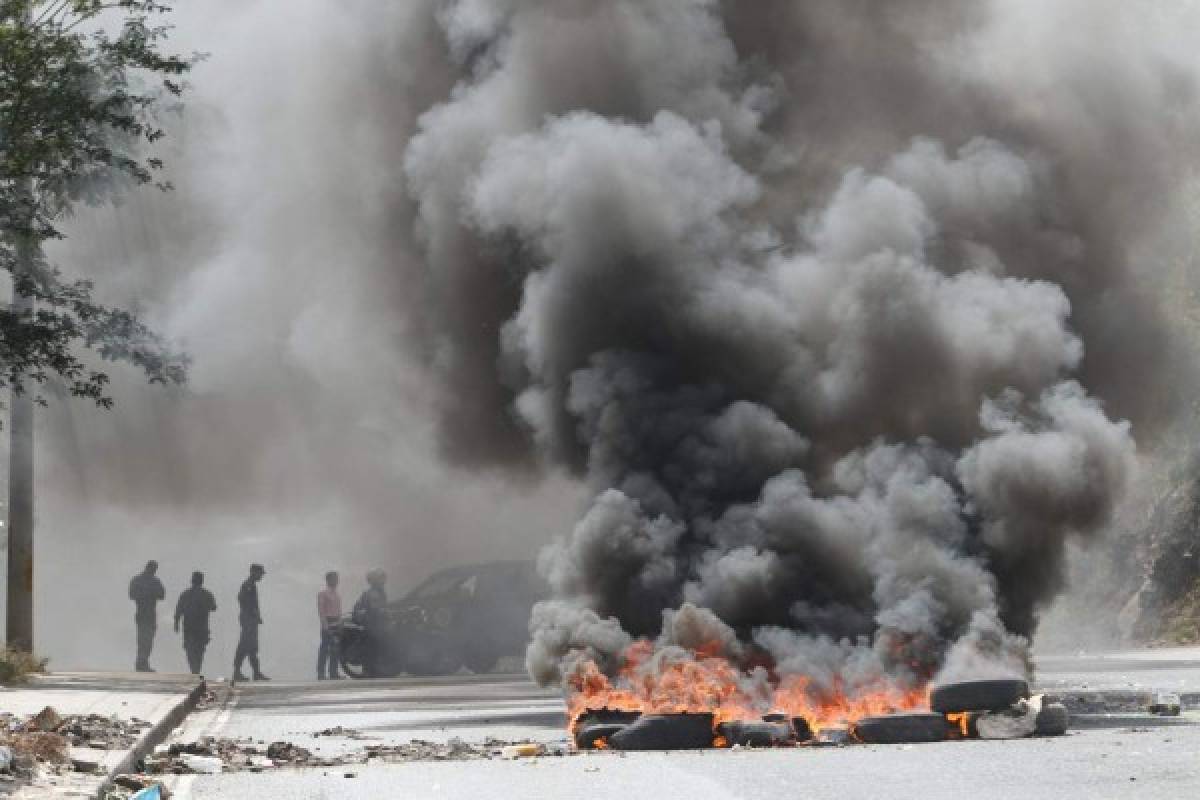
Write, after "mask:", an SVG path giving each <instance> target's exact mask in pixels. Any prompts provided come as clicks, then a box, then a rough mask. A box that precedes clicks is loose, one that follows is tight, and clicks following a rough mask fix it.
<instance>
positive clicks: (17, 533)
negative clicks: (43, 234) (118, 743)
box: [7, 4, 37, 653]
mask: <svg viewBox="0 0 1200 800" xmlns="http://www.w3.org/2000/svg"><path fill="white" fill-rule="evenodd" d="M32 13H33V8H32V5H31V4H27V5H26V7H25V10H24V14H23V19H22V20H21V22H22V24H24V25H31V24H32V20H33V18H32ZM23 184H24V185H23V186H22V187H21V190H20V193H19V195H18V198H19V202H20V204H21V205H22V206H24V208H22V209H21V212H22V213H23V214H24V215H25V220H24V221H25V226H23V227H25V230H22V231H18V233H17V237H18V238H17V241H16V256H17V264H16V267H17V272H16V273H15V274H14V275H13V296H12V309H13V311H14V312H16V313H18V314H24V313H29V312H31V311H32V310H33V298H32V297H28V296H26V295H22V294H20V293H19V292H17V290H16V281H17V280H18V279H19V278H20V277H21V276H24V275H29V274H31V273H32V272H33V263H34V256H35V254H36V248H37V243H36V240H35V238H34V232H33V225H34V196H33V180H32V179H31V178H25V179H23ZM32 388H33V387H30V386H26V387H24V389H25V391H22V392H18V391H16V389H15V388H14V389H13V390H12V391H10V392H9V404H10V405H9V410H10V416H9V437H10V439H9V441H10V444H9V454H8V605H7V611H8V620H7V623H8V625H7V643H8V647H9V649H10V650H20V651H23V652H26V653H32V652H33V395H32V394H31V391H32Z"/></svg>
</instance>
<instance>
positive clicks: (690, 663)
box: [567, 640, 928, 746]
mask: <svg viewBox="0 0 1200 800" xmlns="http://www.w3.org/2000/svg"><path fill="white" fill-rule="evenodd" d="M718 652H719V647H718V646H716V645H714V646H712V647H711V648H710V647H704V648H700V649H699V650H697V651H694V652H692V653H691V657H690V658H682V659H680V658H674V659H671V658H659V659H658V660H655V655H656V653H655V650H654V644H653V642H650V641H646V640H641V641H638V642H635V643H634V644H633V645H631V646H630V647H629V648H628V649H627V650H626V652H625V654H624V664H623V666H622V667H621V669H620V671H619V672H618V674H617V675H616V676H615V677H613V678H609V676H607V675H605V674H604V673H603V672H602V671H601V670H600V668H599V667H598V666H597V665H596V664H595V663H594V662H592V661H583V662H580V663H579V664H578V665H577V666H576V668H575V670H574V672H573V673H572V674H571V675H570V676H569V677H568V679H567V687H568V692H567V712H568V719H569V720H570V728H571V729H572V730H574V729H575V726H576V722H577V721H578V719H579V718H580V716H582V715H583V714H584V713H586V712H588V711H598V710H601V709H613V710H617V709H619V710H624V711H640V712H642V713H644V714H671V713H684V712H691V713H711V714H713V717H714V719H713V724H714V726H715V725H719V724H720V723H722V722H727V721H732V720H757V719H761V717H762V715H763V714H764V713H765V712H772V713H782V714H784V715H786V716H788V717H803V718H804V719H805V720H807V721H808V725H809V728H810V730H811V731H812V732H813V733H814V734H816V733H817V732H818V731H820V730H821V729H822V728H826V727H829V726H832V725H846V724H849V723H853V722H855V721H856V720H858V719H861V718H863V717H868V716H873V715H876V714H886V713H889V712H893V711H910V710H916V709H925V708H928V698H927V693H926V689H925V687H924V686H920V687H915V688H913V687H905V686H899V685H893V684H890V683H888V682H886V681H884V680H880V681H878V682H877V683H875V684H872V685H868V686H856V687H855V688H854V690H853V691H849V690H846V689H845V688H844V686H843V685H842V684H841V683H840V682H839V683H837V684H835V686H834V687H833V688H832V689H829V688H822V689H818V688H816V687H814V686H813V685H812V683H811V681H809V679H807V678H805V677H802V676H794V675H789V676H785V677H784V678H783V679H782V680H778V679H775V680H765V678H766V677H767V676H766V673H759V674H758V675H756V676H750V675H748V674H746V673H743V672H742V671H741V670H739V669H738V667H737V666H736V665H734V664H733V663H732V662H730V661H728V660H727V659H725V658H722V657H720V656H718V655H716V653H718ZM752 677H753V679H752ZM718 739H721V737H718V736H716V735H715V734H714V744H716V742H717V740H718ZM717 746H722V745H721V744H718V745H717Z"/></svg>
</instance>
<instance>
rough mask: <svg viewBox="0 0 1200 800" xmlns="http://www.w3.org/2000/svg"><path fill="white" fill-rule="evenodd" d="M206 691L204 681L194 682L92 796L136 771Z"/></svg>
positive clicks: (99, 797) (102, 794)
mask: <svg viewBox="0 0 1200 800" xmlns="http://www.w3.org/2000/svg"><path fill="white" fill-rule="evenodd" d="M207 692H208V686H207V685H206V684H205V682H204V681H200V683H198V684H196V687H195V688H194V689H192V690H191V691H190V692H188V694H187V696H186V697H184V698H183V699H182V700H180V701H179V703H178V704H177V705H176V706H175V707H174V708H172V709H171V710H170V711H168V712H167V714H166V716H164V717H163V718H162V719H161V720H159V721H158V722H157V723H155V724H154V725H153V726H151V727H150V728H148V729H147V730H146V732H145V733H144V734H143V735H142V738H140V739H138V740H137V742H136V743H134V745H133V747H132V748H130V750H129V752H128V753H126V754H125V757H124V758H122V759H121V761H120V762H119V763H118V764H117V765H116V766H115V767H113V768H112V769H111V770H109V772H108V775H107V777H105V779H104V780H103V782H101V784H100V785H99V786H98V787H97V788H96V791H95V793H94V794H93V795H92V796H93V797H94V798H96V800H100V799H101V798H102V797H103V796H104V793H105V792H107V791H108V790H109V789H110V788H112V786H113V782H114V780H115V779H116V777H117V776H118V775H126V774H129V773H131V772H136V771H137V763H138V762H139V761H141V760H142V759H143V758H145V757H146V756H148V755H150V754H151V753H153V752H154V748H156V747H158V746H159V745H160V744H162V743H163V742H165V741H166V740H167V737H168V736H170V735H171V731H173V730H175V729H176V728H178V727H179V725H180V724H181V723H182V722H183V721H184V720H185V719H186V718H187V715H188V714H190V713H192V710H193V709H195V708H196V704H197V703H199V702H200V698H202V697H204V695H205V694H206V693H207Z"/></svg>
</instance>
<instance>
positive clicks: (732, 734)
mask: <svg viewBox="0 0 1200 800" xmlns="http://www.w3.org/2000/svg"><path fill="white" fill-rule="evenodd" d="M929 701H930V703H929V704H930V706H931V707H932V709H933V710H931V711H902V712H888V713H872V714H870V715H868V716H862V717H858V718H857V719H853V720H850V719H845V718H843V719H838V720H833V721H830V720H828V719H821V718H819V717H816V718H814V717H810V716H803V715H801V716H792V715H790V714H788V713H787V712H782V711H778V712H773V713H770V714H766V715H763V716H762V717H761V718H759V719H736V720H727V721H723V722H719V721H718V716H717V715H716V714H714V713H711V712H681V713H665V714H664V713H655V714H640V713H639V712H636V711H632V712H631V711H627V710H621V709H607V708H604V709H596V710H588V711H584V712H583V713H582V714H581V715H579V716H578V717H577V718H575V719H574V721H573V722H572V725H571V730H572V735H573V737H574V741H575V746H576V747H577V748H578V749H580V750H608V749H614V750H693V749H703V748H709V747H792V746H796V745H808V746H822V745H842V744H852V743H862V744H902V743H910V742H941V741H946V740H951V739H1017V738H1022V737H1025V736H1033V735H1039V736H1059V735H1062V734H1064V733H1066V732H1067V728H1068V726H1069V724H1070V714H1069V713H1068V711H1067V708H1066V706H1064V705H1063V704H1062V703H1060V702H1057V701H1056V700H1054V699H1053V698H1048V697H1047V696H1046V695H1037V696H1034V697H1030V696H1029V686H1028V684H1027V683H1025V681H1022V680H987V681H968V682H963V683H954V684H947V685H944V686H938V687H935V688H934V689H933V690H932V691H931V693H930V698H929Z"/></svg>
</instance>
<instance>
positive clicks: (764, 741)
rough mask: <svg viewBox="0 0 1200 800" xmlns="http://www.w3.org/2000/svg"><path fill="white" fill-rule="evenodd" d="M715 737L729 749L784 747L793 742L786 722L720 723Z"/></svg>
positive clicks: (789, 726)
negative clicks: (722, 740) (736, 747)
mask: <svg viewBox="0 0 1200 800" xmlns="http://www.w3.org/2000/svg"><path fill="white" fill-rule="evenodd" d="M717 735H719V736H721V737H722V738H723V739H725V743H726V744H727V745H729V746H730V747H733V746H735V745H737V746H740V747H784V746H785V745H789V744H791V743H792V742H793V741H794V738H793V731H792V726H791V724H790V723H788V722H770V721H764V722H753V721H742V720H735V721H733V722H722V723H721V724H720V725H718V726H717Z"/></svg>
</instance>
